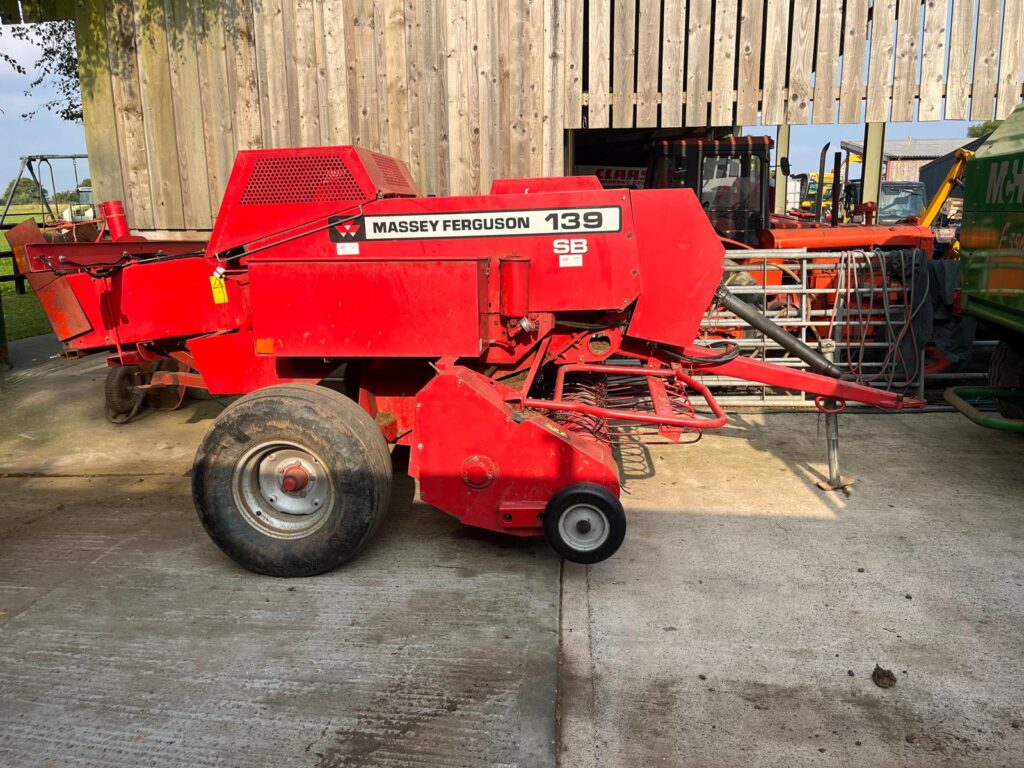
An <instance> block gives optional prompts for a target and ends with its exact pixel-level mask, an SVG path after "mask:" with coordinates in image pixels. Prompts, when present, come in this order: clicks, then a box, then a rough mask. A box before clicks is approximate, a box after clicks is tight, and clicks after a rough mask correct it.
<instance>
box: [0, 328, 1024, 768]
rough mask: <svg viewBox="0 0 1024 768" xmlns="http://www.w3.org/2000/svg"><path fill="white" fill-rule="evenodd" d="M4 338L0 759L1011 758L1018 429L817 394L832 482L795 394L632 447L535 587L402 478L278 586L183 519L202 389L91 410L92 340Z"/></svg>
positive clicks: (547, 559)
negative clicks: (828, 412) (592, 552)
mask: <svg viewBox="0 0 1024 768" xmlns="http://www.w3.org/2000/svg"><path fill="white" fill-rule="evenodd" d="M16 353H17V354H18V355H23V357H20V358H18V359H20V360H23V361H25V362H24V364H25V365H30V364H32V358H33V357H35V364H34V365H35V367H22V368H19V369H17V370H16V371H15V372H14V374H13V375H12V376H8V377H7V379H6V380H5V381H4V382H3V383H0V611H2V612H3V613H2V615H0V681H2V682H0V765H3V766H22V765H33V766H37V765H60V766H64V765H81V766H122V765H123V766H138V765H146V766H202V765H244V766H261V765H266V766H283V765H289V766H291V765H295V766H335V767H337V766H350V765H351V766H413V765H416V766H424V765H428V766H429V765H437V766H550V765H554V763H555V760H556V757H557V759H558V761H559V764H560V765H562V766H565V767H566V768H570V767H571V768H577V766H578V767H579V768H590V767H591V766H603V767H607V768H618V767H619V766H634V765H640V766H643V765H668V766H735V765H739V764H749V765H757V766H775V765H778V766H803V765H813V766H819V765H821V766H832V765H834V766H845V765H850V766H865V765H877V766H890V765H907V766H936V765H948V766H961V765H970V766H990V765H991V766H1020V765H1024V757H1021V755H1024V726H1022V724H1021V722H1022V720H1024V665H1022V658H1024V586H1022V585H1024V536H1022V529H1024V503H1022V496H1021V494H1022V492H1024V472H1022V469H1021V468H1022V466H1024V440H1021V439H1020V438H1019V437H1017V436H1012V435H1010V436H1008V435H1002V434H998V433H994V432H988V431H985V430H982V429H980V428H978V427H975V426H973V425H971V424H970V423H968V422H967V421H966V420H962V419H960V418H959V417H956V416H952V415H947V414H935V415H914V416H891V415H889V416H846V417H843V421H842V432H843V434H842V439H843V442H842V448H843V472H844V474H846V475H851V476H853V477H855V478H856V480H857V484H856V485H855V487H854V488H853V490H852V492H851V494H850V495H849V496H845V495H843V494H823V493H822V492H821V491H819V490H817V488H815V487H814V481H815V480H816V479H817V475H816V471H821V469H822V463H823V460H824V437H823V435H821V434H818V432H817V430H818V424H817V419H816V417H815V416H814V415H811V414H807V415H782V416H767V417H739V418H737V419H735V420H734V421H733V426H731V427H730V428H728V429H727V430H724V431H722V432H720V433H718V434H713V435H711V434H709V435H708V436H706V437H705V438H704V440H703V441H702V442H701V443H700V445H697V446H691V447H673V448H662V447H655V448H653V449H652V450H651V452H650V454H649V455H646V456H644V455H637V456H635V457H630V460H629V461H627V462H626V464H627V468H628V472H629V476H630V478H631V479H630V480H629V481H628V483H627V490H628V491H629V493H628V494H626V495H625V496H624V503H625V506H626V509H627V513H628V515H629V525H630V529H629V534H628V535H627V538H626V543H625V544H624V546H623V548H622V550H620V552H619V554H618V555H617V556H616V557H615V558H613V559H612V560H610V561H608V562H605V563H602V564H599V565H597V566H594V567H591V568H587V569H584V568H580V567H577V566H570V565H567V566H565V567H564V569H562V576H563V578H562V581H561V585H560V584H559V567H558V564H557V562H556V561H555V559H554V558H553V557H552V556H551V555H550V554H549V553H548V551H547V550H546V548H545V546H544V545H543V544H541V543H539V542H532V543H531V542H516V541H512V540H506V539H503V538H498V537H492V536H487V535H480V534H475V533H473V532H472V531H469V530H465V529H462V528H460V526H458V525H457V524H456V523H455V522H453V521H452V520H450V519H449V518H447V517H446V516H445V515H443V514H442V513H439V512H436V511H434V510H431V509H429V508H427V507H425V505H421V504H419V503H417V502H415V500H414V499H413V497H412V496H413V494H412V491H413V489H412V486H411V484H410V483H409V482H408V481H397V482H396V489H395V494H396V503H395V504H394V506H393V510H392V514H391V515H390V517H389V518H388V521H387V523H386V525H385V526H384V528H383V529H382V531H381V532H380V534H379V535H378V537H377V539H376V541H375V543H374V544H373V545H371V546H370V547H369V548H368V549H367V550H365V551H364V552H363V553H362V554H361V556H360V557H359V558H358V559H357V560H356V561H355V562H353V563H352V564H350V565H349V566H347V567H345V568H343V569H341V570H339V571H337V572H335V573H332V574H329V575H327V576H323V577H318V578H314V579H302V580H291V581H284V580H276V579H269V578H266V577H257V576H253V575H251V574H249V573H247V572H244V571H242V570H240V569H238V568H236V567H235V566H233V565H232V564H231V563H230V562H229V561H228V560H226V559H225V558H224V557H223V556H222V555H221V554H220V552H219V551H218V550H217V549H216V548H215V547H214V546H213V545H212V544H211V543H210V542H209V541H208V539H207V538H206V536H205V534H203V532H202V530H201V528H200V527H199V525H198V523H197V521H196V520H195V516H194V512H193V511H192V506H191V500H190V498H189V495H188V478H187V475H186V473H187V471H188V468H189V466H190V463H191V458H192V453H193V451H194V449H195V446H196V444H197V442H198V440H199V439H200V437H201V435H202V434H203V433H204V432H205V430H206V429H207V428H208V426H209V424H210V420H211V419H212V418H213V417H214V416H215V415H216V413H217V411H218V406H217V404H216V403H200V404H192V405H190V406H188V407H187V408H185V409H183V410H181V411H177V412H174V413H158V414H152V415H149V416H147V417H145V418H143V419H141V420H139V421H138V422H136V423H133V424H130V425H126V426H120V427H114V426H112V425H109V424H107V423H106V421H105V420H104V418H103V415H102V403H101V387H102V374H103V370H102V367H101V366H102V364H101V363H99V364H97V363H96V362H94V361H92V360H84V361H79V362H76V363H64V362H61V361H53V362H46V361H45V358H46V356H45V355H44V354H42V352H40V350H39V349H38V348H35V351H32V350H31V349H29V348H28V347H26V348H25V349H22V350H17V352H16ZM652 469H653V471H654V474H653V476H651V470H652ZM861 569H863V570H861ZM560 587H561V592H560V591H559V590H560ZM908 596H909V597H908ZM560 598H561V599H560ZM559 603H560V605H561V612H560V613H559ZM559 621H560V626H561V646H560V648H559V636H558V629H559ZM559 650H560V651H561V658H560V661H559V666H558V667H557V670H558V671H557V677H556V659H558V656H559ZM876 663H878V664H881V665H882V666H883V667H886V668H889V669H891V670H893V671H894V672H895V673H896V677H897V684H896V686H895V687H893V688H889V689H884V690H883V689H881V688H878V687H877V686H875V685H874V684H873V683H872V682H871V679H870V675H871V671H872V669H873V668H874V666H875V664H876ZM849 672H852V673H853V675H852V676H850V674H849ZM556 683H557V694H558V706H557V711H556V706H555V694H556ZM556 724H557V730H558V734H557V735H558V743H557V746H556V743H555V737H556V733H555V730H556Z"/></svg>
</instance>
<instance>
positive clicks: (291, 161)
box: [239, 155, 366, 205]
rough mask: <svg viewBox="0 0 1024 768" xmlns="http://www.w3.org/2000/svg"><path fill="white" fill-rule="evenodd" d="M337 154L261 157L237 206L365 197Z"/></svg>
mask: <svg viewBox="0 0 1024 768" xmlns="http://www.w3.org/2000/svg"><path fill="white" fill-rule="evenodd" d="M365 197H366V195H365V194H364V193H363V190H362V189H361V188H360V186H359V184H357V183H356V180H355V179H354V178H352V174H351V173H350V172H349V170H348V168H346V167H345V162H344V161H343V160H342V158H340V157H338V156H337V155H308V156H305V157H261V158H259V159H258V160H257V161H256V164H255V165H254V166H253V169H252V173H251V174H249V182H248V183H247V184H246V186H245V192H243V193H242V199H241V200H240V201H239V202H240V204H241V205H273V204H275V203H333V202H352V201H359V200H363V199H365Z"/></svg>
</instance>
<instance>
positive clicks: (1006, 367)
mask: <svg viewBox="0 0 1024 768" xmlns="http://www.w3.org/2000/svg"><path fill="white" fill-rule="evenodd" d="M988 383H989V386H991V387H993V388H994V389H1020V390H1024V354H1022V353H1021V351H1020V350H1019V349H1017V348H1015V347H1013V346H1011V345H1010V344H1009V343H1007V342H1005V341H1001V342H999V346H998V347H996V351H995V354H993V355H992V360H991V362H990V363H989V366H988ZM996 409H997V410H998V411H999V413H1000V414H1001V415H1002V416H1003V417H1005V418H1007V419H1024V401H1021V400H1000V399H999V398H996Z"/></svg>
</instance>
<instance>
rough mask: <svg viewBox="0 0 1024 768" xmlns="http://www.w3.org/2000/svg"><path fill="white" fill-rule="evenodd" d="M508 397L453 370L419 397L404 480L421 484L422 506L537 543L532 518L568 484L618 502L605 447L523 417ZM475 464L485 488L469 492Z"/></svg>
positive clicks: (614, 476) (490, 382) (536, 520)
mask: <svg viewBox="0 0 1024 768" xmlns="http://www.w3.org/2000/svg"><path fill="white" fill-rule="evenodd" d="M510 394H511V392H510V391H509V390H508V389H507V388H506V387H502V386H501V385H500V384H497V383H496V382H494V381H493V380H492V379H488V378H486V377H484V376H481V375H480V374H477V373H474V372H473V371H470V370H468V369H466V368H462V367H458V366H456V367H453V368H450V369H447V370H445V371H443V372H442V373H441V374H440V375H438V376H436V377H435V378H434V379H433V380H432V381H431V382H430V383H429V384H427V386H425V387H424V388H423V389H422V390H421V391H420V393H419V394H418V395H417V397H416V405H417V408H416V420H415V427H414V430H413V431H414V434H415V444H414V445H413V448H412V454H411V459H410V464H409V473H410V474H411V475H412V476H413V477H416V478H418V479H419V481H420V496H421V498H422V499H423V500H424V501H427V502H428V503H430V504H433V505H434V506H437V507H440V508H441V509H443V510H444V511H446V512H448V513H450V514H452V515H454V516H456V517H458V518H459V519H460V520H462V522H464V523H466V524H467V525H473V526H477V527H480V528H488V529H490V530H495V531H504V532H506V533H514V534H518V535H537V534H539V533H541V524H540V515H539V514H538V513H540V512H543V510H544V505H545V504H546V503H547V500H548V499H550V498H551V497H552V496H553V495H554V494H555V493H556V492H558V491H559V490H560V489H561V488H563V487H565V486H566V485H568V484H570V483H576V482H584V481H587V482H594V483H598V484H600V485H603V486H605V487H606V488H608V490H610V491H612V493H614V494H615V495H618V493H619V479H618V469H617V467H616V465H615V460H614V458H613V456H612V451H611V448H610V447H609V446H607V445H604V444H602V443H599V442H597V441H596V440H594V439H592V438H590V437H589V436H586V435H582V434H579V433H574V432H572V433H571V432H569V431H567V430H564V429H562V428H561V427H559V426H558V425H557V424H555V423H554V422H553V421H551V420H550V419H547V418H545V417H544V416H542V415H540V414H538V413H530V414H528V415H523V414H522V413H521V412H519V411H516V410H515V409H513V408H512V407H511V406H510V405H509V404H508V403H507V402H506V401H505V397H506V396H508V395H510ZM467 464H469V465H470V467H467ZM473 464H482V465H484V466H488V467H492V468H493V469H491V470H490V474H491V477H490V478H489V479H488V478H487V476H486V473H485V474H484V477H483V478H482V484H483V487H474V484H473V478H472V476H470V475H469V474H468V472H466V471H464V468H466V469H469V468H471V467H472V465H473ZM464 475H466V476H464ZM521 512H527V514H526V515H522V514H519V513H521ZM524 518H525V519H524Z"/></svg>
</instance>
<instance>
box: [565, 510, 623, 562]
mask: <svg viewBox="0 0 1024 768" xmlns="http://www.w3.org/2000/svg"><path fill="white" fill-rule="evenodd" d="M558 535H559V536H561V537H562V541H564V542H565V543H566V544H567V545H568V546H570V547H571V548H572V549H574V550H576V551H577V552H590V551H592V550H595V549H597V548H598V547H600V546H601V545H602V544H604V543H605V542H606V541H607V540H608V537H609V536H610V535H611V525H609V523H608V518H607V517H606V516H605V514H604V512H602V511H601V510H600V509H598V508H597V507H595V506H593V505H592V504H573V505H572V506H571V507H569V508H568V509H566V510H565V512H563V513H562V516H561V517H560V518H559V520H558Z"/></svg>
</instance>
